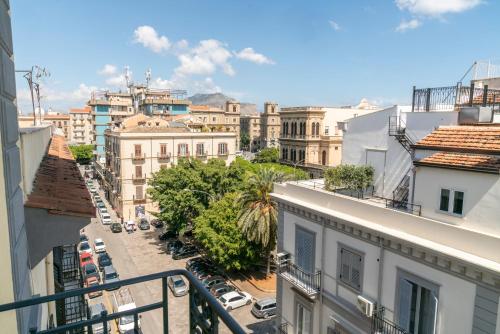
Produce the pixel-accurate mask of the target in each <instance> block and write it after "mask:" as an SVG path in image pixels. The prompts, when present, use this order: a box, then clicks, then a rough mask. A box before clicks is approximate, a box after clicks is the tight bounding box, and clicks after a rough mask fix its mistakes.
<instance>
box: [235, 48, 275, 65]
mask: <svg viewBox="0 0 500 334" xmlns="http://www.w3.org/2000/svg"><path fill="white" fill-rule="evenodd" d="M235 55H236V57H237V58H239V59H243V60H247V61H250V62H252V63H256V64H259V65H262V64H271V65H272V64H274V61H272V60H271V59H269V58H267V57H266V56H264V55H263V54H261V53H257V52H255V51H254V49H253V48H244V49H243V50H241V51H240V52H237V53H235Z"/></svg>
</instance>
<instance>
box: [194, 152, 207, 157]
mask: <svg viewBox="0 0 500 334" xmlns="http://www.w3.org/2000/svg"><path fill="white" fill-rule="evenodd" d="M207 156H208V151H204V152H203V151H201V152H196V157H198V158H206V157H207Z"/></svg>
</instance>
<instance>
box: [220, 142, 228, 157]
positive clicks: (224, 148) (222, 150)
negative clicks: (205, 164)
mask: <svg viewBox="0 0 500 334" xmlns="http://www.w3.org/2000/svg"><path fill="white" fill-rule="evenodd" d="M218 147H219V150H218V152H219V155H226V154H227V144H226V143H219V145H218Z"/></svg>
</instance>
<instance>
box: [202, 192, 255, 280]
mask: <svg viewBox="0 0 500 334" xmlns="http://www.w3.org/2000/svg"><path fill="white" fill-rule="evenodd" d="M237 197H238V195H237V194H236V193H229V194H226V195H225V196H224V197H223V198H222V199H220V200H218V201H217V202H212V203H211V204H210V206H209V208H208V209H207V210H205V211H203V213H202V214H201V215H200V216H198V217H197V218H196V219H195V228H194V236H195V239H196V240H197V241H198V242H199V243H200V244H201V245H202V246H203V247H204V249H205V250H206V253H207V255H208V256H209V257H210V258H211V259H212V260H213V261H214V262H215V263H216V264H219V265H220V266H222V267H224V268H225V269H226V270H242V269H243V270H244V269H247V268H248V267H250V266H252V265H253V264H255V262H256V261H258V259H259V258H260V254H261V250H260V247H259V245H257V244H255V243H253V242H251V241H249V240H248V239H247V238H246V236H245V235H243V233H242V232H241V230H240V229H239V227H238V225H237V215H238V212H239V208H240V207H239V205H238V202H237Z"/></svg>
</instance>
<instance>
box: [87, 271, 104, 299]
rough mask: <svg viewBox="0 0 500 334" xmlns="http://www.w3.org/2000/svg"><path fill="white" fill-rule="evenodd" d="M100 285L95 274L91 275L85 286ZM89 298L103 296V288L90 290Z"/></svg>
mask: <svg viewBox="0 0 500 334" xmlns="http://www.w3.org/2000/svg"><path fill="white" fill-rule="evenodd" d="M97 285H99V281H98V280H97V278H95V276H90V277H88V278H87V279H86V280H85V287H86V288H90V287H91V286H97ZM88 295H89V298H95V297H99V296H102V290H101V291H94V292H89V294H88Z"/></svg>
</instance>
